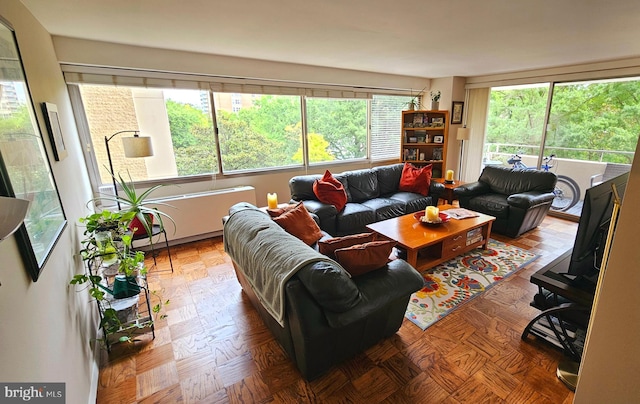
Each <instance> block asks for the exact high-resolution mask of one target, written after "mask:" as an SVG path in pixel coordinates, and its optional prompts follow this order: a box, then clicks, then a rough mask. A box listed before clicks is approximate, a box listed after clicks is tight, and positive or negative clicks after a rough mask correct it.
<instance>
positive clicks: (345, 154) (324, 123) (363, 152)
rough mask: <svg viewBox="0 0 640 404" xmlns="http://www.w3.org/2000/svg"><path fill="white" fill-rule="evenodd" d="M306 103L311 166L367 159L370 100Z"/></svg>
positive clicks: (312, 100) (315, 101)
mask: <svg viewBox="0 0 640 404" xmlns="http://www.w3.org/2000/svg"><path fill="white" fill-rule="evenodd" d="M306 104H307V111H306V112H307V140H308V144H309V163H325V162H330V161H336V160H352V159H361V158H365V157H366V156H367V100H352V99H349V100H345V99H336V98H307V102H306ZM398 128H399V125H398ZM397 131H399V129H397ZM397 155H398V156H399V155H400V149H399V148H398V153H397Z"/></svg>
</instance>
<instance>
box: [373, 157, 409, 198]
mask: <svg viewBox="0 0 640 404" xmlns="http://www.w3.org/2000/svg"><path fill="white" fill-rule="evenodd" d="M403 168H404V164H403V163H398V164H390V165H387V166H377V167H373V168H372V171H373V172H375V173H376V175H377V176H378V190H379V191H380V195H389V194H393V193H395V192H398V187H399V186H400V177H402V169H403Z"/></svg>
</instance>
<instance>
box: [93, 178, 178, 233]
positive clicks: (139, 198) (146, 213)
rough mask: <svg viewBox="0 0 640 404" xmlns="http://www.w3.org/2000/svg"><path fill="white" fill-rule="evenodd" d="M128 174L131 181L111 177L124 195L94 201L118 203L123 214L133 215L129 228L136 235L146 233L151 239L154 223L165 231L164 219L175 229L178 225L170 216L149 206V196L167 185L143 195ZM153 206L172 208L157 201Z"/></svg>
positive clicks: (154, 187) (103, 196)
mask: <svg viewBox="0 0 640 404" xmlns="http://www.w3.org/2000/svg"><path fill="white" fill-rule="evenodd" d="M127 174H128V176H129V181H125V180H124V179H123V178H122V176H121V175H120V174H118V176H117V178H116V177H115V175H114V174H113V173H111V176H113V178H114V179H115V180H116V182H117V183H118V185H119V186H120V188H122V193H123V195H102V196H101V197H100V198H95V199H94V200H99V199H103V200H108V201H113V202H116V203H118V204H119V205H120V206H123V207H124V208H123V212H127V213H132V214H133V218H132V220H131V223H130V224H129V228H130V229H131V230H133V232H134V233H133V234H134V235H140V234H145V233H146V234H148V235H149V238H151V236H152V234H153V224H154V223H158V224H159V225H160V228H161V229H164V220H163V218H164V219H168V220H170V221H171V222H172V223H173V225H174V228H175V224H176V223H175V221H174V220H173V218H172V217H171V216H170V215H169V214H167V213H166V212H163V211H161V210H159V209H158V208H156V207H150V206H149V205H150V202H149V196H150V195H151V194H152V193H153V192H155V191H156V190H157V189H159V188H162V187H164V186H165V184H159V185H155V186H153V187H151V188H149V189H147V190H146V191H144V192H142V193H141V194H138V192H137V190H136V188H135V186H134V184H133V181H132V180H131V175H130V174H129V173H128V172H127ZM153 205H161V206H167V207H172V206H171V205H169V204H167V203H163V202H156V201H154V202H153Z"/></svg>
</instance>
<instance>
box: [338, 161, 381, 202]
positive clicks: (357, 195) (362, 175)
mask: <svg viewBox="0 0 640 404" xmlns="http://www.w3.org/2000/svg"><path fill="white" fill-rule="evenodd" d="M344 175H345V176H346V177H347V183H348V187H349V193H350V194H351V199H350V200H349V202H358V203H360V202H362V201H366V200H369V199H372V198H376V197H378V195H380V191H379V190H378V176H377V175H376V173H375V172H373V171H372V170H368V169H367V170H355V171H347V172H345V173H344Z"/></svg>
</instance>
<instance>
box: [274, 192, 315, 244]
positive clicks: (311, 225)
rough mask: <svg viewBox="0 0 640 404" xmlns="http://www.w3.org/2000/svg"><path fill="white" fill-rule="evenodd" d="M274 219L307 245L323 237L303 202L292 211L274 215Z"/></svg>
mask: <svg viewBox="0 0 640 404" xmlns="http://www.w3.org/2000/svg"><path fill="white" fill-rule="evenodd" d="M273 221H275V222H276V223H278V224H279V225H280V227H282V228H283V229H284V230H285V231H286V232H287V233H289V234H291V235H293V236H296V237H297V238H299V239H300V240H302V241H303V242H304V243H305V244H307V245H313V244H314V243H315V242H316V241H318V240H320V239H321V238H322V230H320V227H318V224H317V223H316V222H315V220H313V218H312V217H311V215H309V212H307V209H306V208H305V207H304V205H303V204H302V202H300V203H298V204H297V205H296V206H295V208H293V209H291V210H290V211H288V212H286V213H283V214H282V215H280V216H278V217H274V218H273Z"/></svg>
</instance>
